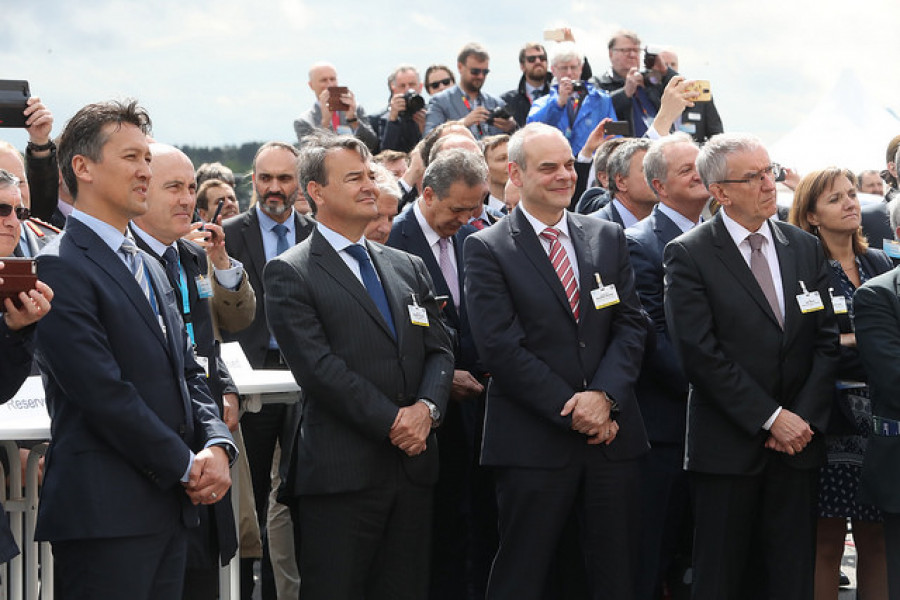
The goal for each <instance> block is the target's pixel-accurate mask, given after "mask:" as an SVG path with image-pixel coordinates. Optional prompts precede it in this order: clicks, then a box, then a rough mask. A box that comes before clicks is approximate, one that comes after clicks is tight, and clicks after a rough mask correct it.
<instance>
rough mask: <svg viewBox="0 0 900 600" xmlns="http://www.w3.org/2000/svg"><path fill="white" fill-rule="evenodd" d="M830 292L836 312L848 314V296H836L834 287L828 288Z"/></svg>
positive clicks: (837, 313)
mask: <svg viewBox="0 0 900 600" xmlns="http://www.w3.org/2000/svg"><path fill="white" fill-rule="evenodd" d="M828 294H829V296H831V306H832V307H833V308H834V314H836V315H846V314H847V298H845V297H844V296H843V295H841V296H835V295H834V289H833V288H828Z"/></svg>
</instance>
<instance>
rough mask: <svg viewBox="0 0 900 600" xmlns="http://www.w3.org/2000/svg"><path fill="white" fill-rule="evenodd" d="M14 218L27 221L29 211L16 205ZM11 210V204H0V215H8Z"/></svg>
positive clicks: (29, 214)
mask: <svg viewBox="0 0 900 600" xmlns="http://www.w3.org/2000/svg"><path fill="white" fill-rule="evenodd" d="M15 211H16V218H17V219H18V220H20V221H27V220H28V217H30V216H31V211H30V210H28V209H27V208H25V207H24V206H17V207H16V208H15ZM12 212H13V205H12V204H0V217H8V216H9V215H10V214H12Z"/></svg>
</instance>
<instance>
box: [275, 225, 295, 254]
mask: <svg viewBox="0 0 900 600" xmlns="http://www.w3.org/2000/svg"><path fill="white" fill-rule="evenodd" d="M272 231H273V232H274V233H275V235H277V236H278V245H277V246H275V252H277V253H278V254H282V253H284V252H287V250H288V248H290V247H291V245H290V243H288V239H287V232H288V228H287V227H286V226H284V225H282V224H281V223H278V224H277V225H275V227H273V228H272Z"/></svg>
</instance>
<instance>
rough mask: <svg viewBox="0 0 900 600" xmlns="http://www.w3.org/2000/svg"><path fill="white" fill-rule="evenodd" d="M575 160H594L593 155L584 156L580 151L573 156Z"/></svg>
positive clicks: (581, 161)
mask: <svg viewBox="0 0 900 600" xmlns="http://www.w3.org/2000/svg"><path fill="white" fill-rule="evenodd" d="M575 160H576V161H578V162H580V163H589V162H592V161H593V160H594V157H593V156H585V155H583V154H582V153H581V152H579V153H578V156H576V157H575Z"/></svg>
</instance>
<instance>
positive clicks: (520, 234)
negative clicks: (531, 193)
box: [465, 208, 648, 468]
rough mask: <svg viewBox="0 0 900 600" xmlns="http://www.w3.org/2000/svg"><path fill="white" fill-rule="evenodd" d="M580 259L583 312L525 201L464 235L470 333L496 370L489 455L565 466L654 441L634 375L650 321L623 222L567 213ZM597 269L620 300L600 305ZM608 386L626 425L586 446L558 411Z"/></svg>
mask: <svg viewBox="0 0 900 600" xmlns="http://www.w3.org/2000/svg"><path fill="white" fill-rule="evenodd" d="M567 219H568V226H569V233H570V235H571V236H572V244H573V246H574V248H575V254H576V256H577V260H578V268H579V282H580V289H581V308H580V314H581V317H580V319H579V320H578V321H576V320H575V317H574V315H573V314H572V310H571V308H570V307H569V303H568V300H567V299H566V295H565V291H564V290H563V287H562V284H561V283H560V281H559V277H558V276H557V274H556V272H555V271H554V270H553V266H552V265H551V264H550V260H549V258H548V256H547V253H546V252H545V251H544V248H543V247H542V246H541V242H540V241H539V240H538V237H537V235H536V234H535V232H534V229H533V228H532V227H531V224H530V223H529V222H528V220H527V218H526V217H525V215H524V213H523V212H522V211H521V209H519V208H516V209H515V210H513V211H512V213H510V215H509V216H508V217H506V218H505V219H503V220H502V221H500V222H499V223H497V224H496V225H494V226H493V227H489V228H487V229H484V230H482V231H479V232H478V233H476V234H474V235H472V236H470V237H469V238H468V239H467V240H466V246H465V257H466V302H467V304H468V307H469V309H470V310H469V319H470V321H471V323H472V333H473V336H474V338H475V343H476V345H477V346H478V351H479V356H481V358H482V361H483V362H484V364H485V367H486V368H487V369H488V370H489V371H490V373H491V375H492V376H493V381H492V383H491V387H490V389H489V390H488V399H487V414H486V416H485V423H484V444H483V448H482V456H481V462H482V464H485V465H490V466H505V467H510V466H511V467H532V468H561V467H563V466H566V465H567V464H569V462H570V460H572V458H573V457H574V456H579V455H581V454H580V453H581V452H583V451H585V449H586V451H587V452H591V453H596V456H597V458H598V459H601V460H602V459H603V456H604V455H605V456H606V457H607V458H608V459H612V460H617V459H629V458H635V457H637V456H640V455H641V454H643V453H645V452H646V451H647V448H648V444H647V435H646V433H645V431H644V424H643V421H642V420H641V413H640V409H639V408H638V404H637V401H636V400H635V396H634V383H635V381H636V380H637V376H638V371H639V369H640V363H641V356H642V354H643V348H644V337H645V331H646V330H645V327H644V320H643V316H642V315H641V310H640V308H641V307H640V302H639V301H638V297H637V294H635V291H634V274H633V272H632V269H631V264H630V262H629V259H628V251H627V249H626V247H625V235H624V233H623V231H622V229H621V228H620V227H617V226H616V225H613V224H611V223H608V222H606V221H603V220H601V219H593V218H590V217H586V216H584V215H577V214H571V213H568V214H567ZM597 274H599V275H600V278H601V279H602V281H603V283H604V285H608V284H615V286H616V288H617V290H618V295H619V298H620V300H621V301H620V303H619V304H616V305H614V306H609V307H606V308H603V309H600V310H597V309H595V308H594V305H593V303H592V301H591V294H590V290H592V289H594V288H596V287H597V283H596V275H597ZM586 389H591V390H603V391H605V392H606V393H607V394H608V395H609V396H610V397H611V398H613V399H614V400H615V401H616V402H617V403H618V405H619V407H620V412H619V414H618V416H617V421H618V423H619V427H620V429H619V433H618V436H617V437H616V439H615V441H614V442H613V443H612V444H611V445H609V446H606V445H602V444H601V445H596V446H588V445H587V438H586V437H585V436H584V435H582V434H581V433H578V432H576V431H573V430H572V428H571V426H572V420H571V416H569V417H563V416H561V415H560V411H561V410H562V408H563V406H564V405H565V403H566V402H567V401H568V400H569V399H570V398H571V397H572V396H573V395H574V394H575V393H576V392H580V391H584V390H586Z"/></svg>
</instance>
